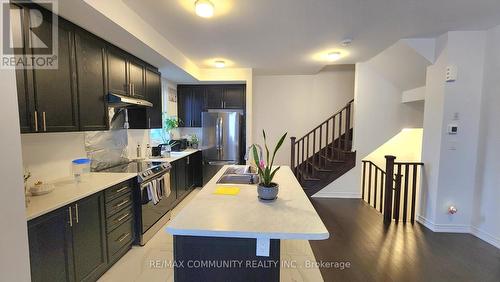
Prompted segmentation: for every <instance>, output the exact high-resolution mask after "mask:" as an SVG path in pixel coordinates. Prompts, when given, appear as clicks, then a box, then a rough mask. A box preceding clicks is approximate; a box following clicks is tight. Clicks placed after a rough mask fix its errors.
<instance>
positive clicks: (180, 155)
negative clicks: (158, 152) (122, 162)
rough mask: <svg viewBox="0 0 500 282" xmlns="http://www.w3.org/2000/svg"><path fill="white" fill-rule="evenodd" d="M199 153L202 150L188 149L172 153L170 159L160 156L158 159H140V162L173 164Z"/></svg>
mask: <svg viewBox="0 0 500 282" xmlns="http://www.w3.org/2000/svg"><path fill="white" fill-rule="evenodd" d="M198 151H201V149H186V150H184V151H181V152H171V153H170V158H163V157H159V156H158V157H150V158H147V159H144V158H140V160H147V161H152V162H173V161H176V160H178V159H182V158H184V157H187V156H189V155H191V154H194V153H196V152H198Z"/></svg>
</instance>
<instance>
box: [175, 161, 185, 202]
mask: <svg viewBox="0 0 500 282" xmlns="http://www.w3.org/2000/svg"><path fill="white" fill-rule="evenodd" d="M176 163H177V169H176V172H175V173H176V178H175V180H176V182H177V185H176V186H177V187H176V188H177V198H180V197H182V196H183V195H184V193H186V189H187V181H186V180H187V174H186V172H187V162H186V158H182V159H180V160H177V161H176Z"/></svg>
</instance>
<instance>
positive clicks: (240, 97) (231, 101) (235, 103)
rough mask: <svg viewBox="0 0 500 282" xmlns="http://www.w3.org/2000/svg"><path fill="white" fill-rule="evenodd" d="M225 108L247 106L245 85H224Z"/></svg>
mask: <svg viewBox="0 0 500 282" xmlns="http://www.w3.org/2000/svg"><path fill="white" fill-rule="evenodd" d="M223 97H224V98H223V101H222V103H223V107H224V109H244V108H245V85H228V86H225V87H224V96H223Z"/></svg>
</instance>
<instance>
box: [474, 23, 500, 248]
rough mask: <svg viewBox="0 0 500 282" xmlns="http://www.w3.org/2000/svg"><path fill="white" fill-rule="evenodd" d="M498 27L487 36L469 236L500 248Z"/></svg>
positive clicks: (499, 35)
mask: <svg viewBox="0 0 500 282" xmlns="http://www.w3.org/2000/svg"><path fill="white" fill-rule="evenodd" d="M499 50H500V26H499V27H496V28H494V29H492V30H490V31H488V33H487V39H486V50H485V66H484V79H483V99H482V106H481V123H480V132H479V136H480V137H479V138H480V140H479V146H478V161H477V164H478V166H477V175H476V185H475V190H474V192H473V193H474V200H473V215H472V232H473V233H474V234H475V235H477V236H478V237H480V238H483V239H484V240H486V241H488V242H490V243H492V244H494V245H496V246H497V247H498V248H500V220H499V215H500V205H499V199H500V189H499V187H500V174H499V172H500V148H499V145H500V131H499V130H498V121H499V120H500V112H499V108H498V106H499V105H500V95H499V93H498V91H499V89H500V80H499V79H498V74H499V73H500V51H499Z"/></svg>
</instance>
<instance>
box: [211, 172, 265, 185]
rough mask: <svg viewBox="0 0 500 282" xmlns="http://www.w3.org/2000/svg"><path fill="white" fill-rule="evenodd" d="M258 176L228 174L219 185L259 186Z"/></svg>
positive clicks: (220, 180) (220, 179)
mask: <svg viewBox="0 0 500 282" xmlns="http://www.w3.org/2000/svg"><path fill="white" fill-rule="evenodd" d="M257 182H258V176H257V175H250V174H247V175H244V174H239V175H238V174H227V175H223V176H222V177H221V178H219V180H218V181H217V183H220V184H257Z"/></svg>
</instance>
